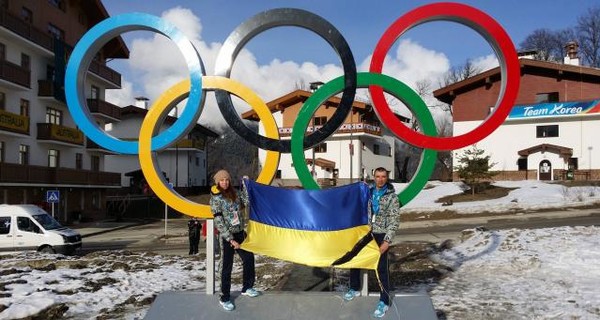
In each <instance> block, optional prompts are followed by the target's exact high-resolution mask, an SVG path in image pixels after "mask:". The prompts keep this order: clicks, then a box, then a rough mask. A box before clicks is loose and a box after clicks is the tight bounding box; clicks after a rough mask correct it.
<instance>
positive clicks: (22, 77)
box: [0, 60, 31, 88]
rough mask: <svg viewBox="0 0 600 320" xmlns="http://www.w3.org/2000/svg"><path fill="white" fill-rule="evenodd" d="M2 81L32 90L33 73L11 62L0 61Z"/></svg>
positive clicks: (0, 77)
mask: <svg viewBox="0 0 600 320" xmlns="http://www.w3.org/2000/svg"><path fill="white" fill-rule="evenodd" d="M0 79H2V80H6V81H9V82H12V83H14V84H18V85H20V86H23V87H27V88H31V71H29V70H27V69H25V68H23V67H21V66H20V65H17V64H14V63H12V62H10V61H6V60H0Z"/></svg>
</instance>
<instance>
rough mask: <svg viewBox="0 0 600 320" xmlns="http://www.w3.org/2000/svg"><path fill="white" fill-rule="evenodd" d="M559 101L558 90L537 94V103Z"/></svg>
mask: <svg viewBox="0 0 600 320" xmlns="http://www.w3.org/2000/svg"><path fill="white" fill-rule="evenodd" d="M544 102H558V92H545V93H538V94H536V95H535V103H544Z"/></svg>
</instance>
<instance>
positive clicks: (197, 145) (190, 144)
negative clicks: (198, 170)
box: [169, 139, 204, 150]
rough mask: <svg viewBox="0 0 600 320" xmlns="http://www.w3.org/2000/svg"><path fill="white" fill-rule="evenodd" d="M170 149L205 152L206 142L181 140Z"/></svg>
mask: <svg viewBox="0 0 600 320" xmlns="http://www.w3.org/2000/svg"><path fill="white" fill-rule="evenodd" d="M169 148H171V149H174V148H181V149H198V150H204V140H192V139H181V140H179V141H178V142H177V143H175V144H174V145H172V146H171V147H169Z"/></svg>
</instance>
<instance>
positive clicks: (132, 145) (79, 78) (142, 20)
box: [65, 13, 205, 154]
mask: <svg viewBox="0 0 600 320" xmlns="http://www.w3.org/2000/svg"><path fill="white" fill-rule="evenodd" d="M137 30H145V31H155V32H158V33H160V34H162V35H164V36H166V37H167V38H169V39H171V40H172V41H173V42H174V43H175V44H176V45H177V47H178V48H179V50H180V51H181V53H182V54H183V56H184V58H185V61H186V63H187V66H188V68H189V72H190V93H189V97H188V100H187V103H186V105H185V108H184V109H183V112H182V113H181V114H180V115H179V119H178V120H177V121H175V123H174V124H173V125H172V126H170V127H169V128H168V129H166V130H165V131H163V132H161V133H160V134H159V135H157V136H155V137H153V138H152V150H153V151H155V150H159V149H162V148H164V147H167V146H168V145H169V144H171V143H173V141H176V140H178V139H180V138H181V137H182V136H183V135H184V134H185V133H186V132H187V131H188V129H190V128H191V127H192V126H193V125H194V124H195V123H196V119H198V118H199V117H200V114H201V113H202V107H203V104H204V94H203V93H202V76H203V75H205V71H204V65H203V64H202V59H201V58H200V55H199V54H198V52H197V51H196V48H195V47H194V45H193V44H192V43H191V41H190V40H189V39H188V38H187V37H186V36H185V35H184V34H183V33H182V32H181V31H180V30H179V29H177V27H175V26H174V25H173V24H170V23H168V22H166V21H165V20H163V19H161V18H159V17H156V16H153V15H149V14H145V13H129V14H122V15H118V16H114V17H110V18H108V19H106V20H103V21H102V22H100V23H98V24H97V25H95V26H94V27H93V28H91V29H90V30H89V31H88V32H87V33H86V34H85V35H84V36H83V37H82V38H81V40H80V41H79V42H78V43H77V45H76V46H75V48H74V49H73V53H72V54H71V57H70V58H69V62H68V64H67V69H66V73H65V95H66V99H67V106H68V108H69V111H70V112H71V115H72V117H73V120H74V121H75V123H76V124H77V125H78V126H79V128H80V129H81V131H83V133H84V134H85V135H86V136H88V138H90V139H92V140H93V141H94V142H95V143H97V144H98V145H100V146H102V147H103V148H106V149H108V150H111V151H114V152H117V153H122V154H137V153H138V149H139V143H138V142H137V141H123V140H120V139H118V138H115V137H113V136H111V135H109V134H107V133H106V132H105V131H104V130H103V129H102V128H100V127H99V126H98V125H97V124H96V121H95V120H94V118H93V116H92V115H91V114H90V111H89V109H88V108H87V103H86V100H85V98H84V97H83V95H81V94H80V93H81V92H83V87H84V83H85V77H86V74H87V70H88V67H89V65H90V62H91V61H92V59H93V58H94V56H95V55H96V52H98V51H99V50H100V49H101V48H102V46H104V45H105V44H106V43H107V42H108V41H109V40H111V39H112V38H114V37H116V36H118V35H120V34H121V33H123V32H127V31H137Z"/></svg>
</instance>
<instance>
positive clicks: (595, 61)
mask: <svg viewBox="0 0 600 320" xmlns="http://www.w3.org/2000/svg"><path fill="white" fill-rule="evenodd" d="M576 30H577V39H578V42H579V48H580V49H581V53H582V55H583V59H584V60H585V61H586V62H587V64H588V65H590V66H592V67H600V6H595V7H592V8H589V9H588V10H587V12H586V13H585V14H583V15H581V16H579V18H578V19H577V27H576Z"/></svg>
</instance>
